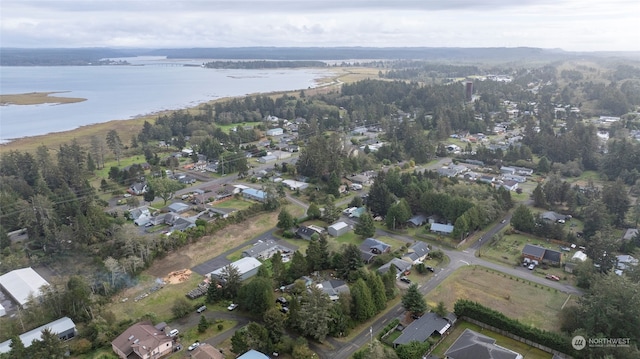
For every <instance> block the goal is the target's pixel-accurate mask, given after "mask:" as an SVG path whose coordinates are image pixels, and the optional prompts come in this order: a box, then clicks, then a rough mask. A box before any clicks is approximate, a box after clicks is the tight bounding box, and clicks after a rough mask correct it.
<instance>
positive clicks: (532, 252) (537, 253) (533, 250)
mask: <svg viewBox="0 0 640 359" xmlns="http://www.w3.org/2000/svg"><path fill="white" fill-rule="evenodd" d="M544 252H545V248H543V247H540V246H536V245H533V244H525V245H524V248H522V256H524V257H525V258H529V259H533V260H536V261H542V257H544Z"/></svg>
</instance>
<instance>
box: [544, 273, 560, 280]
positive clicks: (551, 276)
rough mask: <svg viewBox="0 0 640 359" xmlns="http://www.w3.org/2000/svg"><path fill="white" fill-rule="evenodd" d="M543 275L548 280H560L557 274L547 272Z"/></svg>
mask: <svg viewBox="0 0 640 359" xmlns="http://www.w3.org/2000/svg"><path fill="white" fill-rule="evenodd" d="M544 277H545V278H547V279H550V280H555V281H556V282H557V281H559V280H560V277H558V276H557V275H553V274H547V275H546V276H544Z"/></svg>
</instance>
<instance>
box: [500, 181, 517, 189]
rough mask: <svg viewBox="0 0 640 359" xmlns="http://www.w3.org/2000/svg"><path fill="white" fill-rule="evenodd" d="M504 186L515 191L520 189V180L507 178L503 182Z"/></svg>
mask: <svg viewBox="0 0 640 359" xmlns="http://www.w3.org/2000/svg"><path fill="white" fill-rule="evenodd" d="M502 187H504V188H505V189H506V190H507V191H515V190H517V189H518V182H516V181H513V180H506V181H503V182H502Z"/></svg>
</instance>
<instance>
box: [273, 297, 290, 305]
mask: <svg viewBox="0 0 640 359" xmlns="http://www.w3.org/2000/svg"><path fill="white" fill-rule="evenodd" d="M276 303H280V304H281V305H282V306H283V307H286V306H287V305H289V302H288V301H287V298H285V297H278V298H277V299H276Z"/></svg>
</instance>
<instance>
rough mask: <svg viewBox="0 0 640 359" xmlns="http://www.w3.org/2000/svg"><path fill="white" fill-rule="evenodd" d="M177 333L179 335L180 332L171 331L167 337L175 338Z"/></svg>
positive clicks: (176, 330)
mask: <svg viewBox="0 0 640 359" xmlns="http://www.w3.org/2000/svg"><path fill="white" fill-rule="evenodd" d="M179 333H180V331H178V329H171V331H170V332H169V336H170V337H175V336H176V335H178V334H179Z"/></svg>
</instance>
